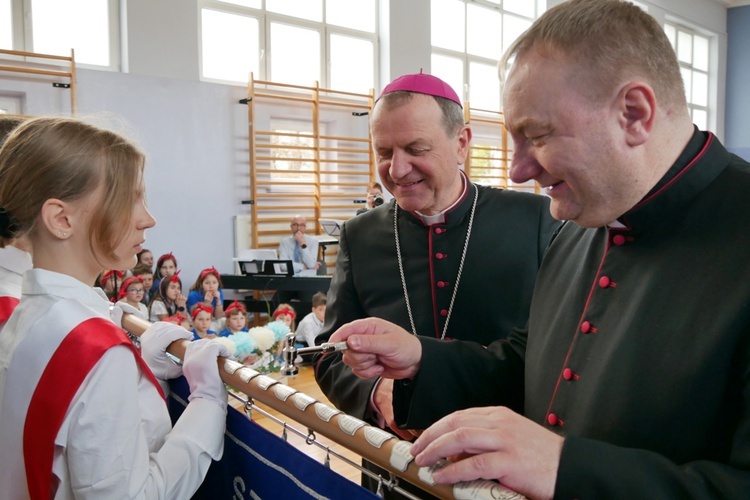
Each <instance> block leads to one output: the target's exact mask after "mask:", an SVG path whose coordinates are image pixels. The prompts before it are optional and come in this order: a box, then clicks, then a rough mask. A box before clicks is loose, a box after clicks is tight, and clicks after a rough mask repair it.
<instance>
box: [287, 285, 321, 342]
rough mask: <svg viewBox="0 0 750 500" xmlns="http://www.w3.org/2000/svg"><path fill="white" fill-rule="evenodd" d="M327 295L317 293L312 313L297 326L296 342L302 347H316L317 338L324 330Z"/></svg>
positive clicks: (313, 299)
mask: <svg viewBox="0 0 750 500" xmlns="http://www.w3.org/2000/svg"><path fill="white" fill-rule="evenodd" d="M326 301H327V299H326V294H325V293H324V292H317V293H316V294H315V295H313V297H312V312H311V313H310V314H308V315H307V316H305V317H304V318H302V320H301V321H300V322H299V326H297V332H296V334H295V336H294V340H295V341H296V342H299V345H300V346H301V347H308V346H314V345H315V337H317V336H318V334H319V333H320V331H321V330H322V329H323V322H324V321H325V318H326Z"/></svg>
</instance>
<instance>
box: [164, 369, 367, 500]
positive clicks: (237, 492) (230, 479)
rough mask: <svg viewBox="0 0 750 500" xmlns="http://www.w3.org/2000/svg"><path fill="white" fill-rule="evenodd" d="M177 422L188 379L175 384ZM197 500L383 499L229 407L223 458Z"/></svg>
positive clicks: (173, 397) (172, 411)
mask: <svg viewBox="0 0 750 500" xmlns="http://www.w3.org/2000/svg"><path fill="white" fill-rule="evenodd" d="M170 388H171V391H172V393H171V394H170V396H169V399H168V401H169V413H170V415H171V417H172V422H175V421H176V420H177V419H178V418H179V416H180V415H182V412H183V410H184V409H185V406H186V405H187V397H188V394H189V393H190V391H189V389H188V385H187V381H186V380H185V379H184V378H182V377H181V378H179V379H176V380H173V381H170ZM193 498H194V499H197V500H202V499H207V500H208V499H211V500H214V499H228V500H245V499H269V500H270V499H273V500H278V499H285V500H286V499H295V498H316V499H326V498H330V499H340V498H346V499H347V500H349V499H355V500H356V499H363V500H374V499H377V498H378V497H377V496H376V495H375V494H373V493H371V492H369V491H367V490H366V489H364V488H362V487H361V486H359V485H357V484H355V483H353V482H352V481H350V480H348V479H346V478H345V477H343V476H341V475H339V474H337V473H336V472H334V471H332V470H331V469H329V468H328V467H326V466H324V465H323V464H321V463H319V462H318V461H316V460H314V459H313V458H311V457H309V456H307V455H305V454H304V453H302V452H301V451H299V450H298V449H296V448H295V447H294V446H292V445H290V444H288V443H286V442H285V441H284V440H283V439H281V437H279V436H277V435H275V434H272V433H271V432H269V431H267V430H266V429H264V428H263V427H261V426H260V425H258V424H256V423H255V422H253V421H252V420H250V419H248V418H247V417H246V416H245V415H244V414H243V413H242V412H239V411H237V410H235V409H234V408H232V407H231V406H230V407H229V409H228V411H227V430H226V432H225V434H224V456H223V457H222V459H221V460H220V461H219V462H214V463H212V464H211V467H210V468H209V470H208V474H207V475H206V479H205V480H204V481H203V484H202V485H201V487H200V488H199V489H198V491H197V492H196V494H195V495H194V496H193Z"/></svg>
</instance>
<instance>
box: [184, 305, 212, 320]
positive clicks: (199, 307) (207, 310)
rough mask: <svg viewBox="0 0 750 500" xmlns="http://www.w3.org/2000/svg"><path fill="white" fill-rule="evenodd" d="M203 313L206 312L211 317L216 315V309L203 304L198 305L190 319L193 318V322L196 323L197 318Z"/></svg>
mask: <svg viewBox="0 0 750 500" xmlns="http://www.w3.org/2000/svg"><path fill="white" fill-rule="evenodd" d="M201 311H206V312H207V313H208V314H210V315H211V316H213V315H214V308H213V307H208V306H204V305H203V304H198V305H196V306H195V308H194V309H193V311H192V312H191V313H190V317H191V318H193V321H195V317H196V316H198V313H199V312H201Z"/></svg>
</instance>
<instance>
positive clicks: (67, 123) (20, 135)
mask: <svg viewBox="0 0 750 500" xmlns="http://www.w3.org/2000/svg"><path fill="white" fill-rule="evenodd" d="M144 163H145V156H144V154H143V153H142V152H141V151H140V150H139V149H138V148H137V147H136V146H135V145H134V144H132V143H131V142H130V141H128V140H127V139H125V138H123V137H121V136H119V135H118V134H115V133H114V132H110V131H108V130H104V129H101V128H98V127H95V126H93V125H89V124H87V123H84V122H82V121H80V120H76V119H72V118H50V117H42V118H34V119H31V120H29V121H27V122H25V123H24V124H22V125H21V126H19V127H18V128H16V129H15V130H14V131H13V133H12V134H11V135H10V136H8V138H7V140H6V142H5V145H4V146H3V148H2V150H0V207H3V208H4V209H5V211H6V212H7V213H8V215H9V216H10V217H11V218H12V220H13V223H14V224H15V226H16V229H15V234H14V236H20V235H23V234H27V233H31V232H33V231H34V230H35V228H36V224H37V220H38V218H39V215H40V212H41V209H42V205H43V204H44V202H45V201H47V200H48V199H50V198H56V199H59V200H62V201H73V200H76V199H80V198H82V197H84V196H86V195H88V194H90V193H91V192H93V191H94V190H96V189H97V188H98V187H99V186H103V188H104V192H103V194H102V197H101V200H100V205H99V209H98V210H97V211H96V213H95V214H94V216H93V217H92V220H91V227H90V228H89V238H90V240H89V245H90V246H91V250H92V252H93V254H94V255H101V254H104V255H105V256H107V257H109V258H112V257H114V255H113V254H114V249H115V247H116V246H117V245H118V244H119V243H120V242H121V241H122V238H124V237H125V235H126V232H125V231H123V230H122V228H123V227H128V226H129V225H130V223H131V219H132V217H133V206H134V205H135V203H136V202H137V200H138V196H139V193H138V190H137V189H136V188H137V186H138V183H140V182H142V175H143V167H144Z"/></svg>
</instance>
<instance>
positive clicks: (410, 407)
mask: <svg viewBox="0 0 750 500" xmlns="http://www.w3.org/2000/svg"><path fill="white" fill-rule="evenodd" d="M748 193H750V165H748V164H747V163H746V162H744V161H743V160H741V159H739V158H737V157H736V156H734V155H731V154H730V153H728V152H727V151H726V149H724V147H723V146H722V145H721V144H720V143H719V141H718V140H717V139H716V138H715V137H714V136H712V135H710V134H707V135H706V134H703V133H700V132H697V131H696V133H695V134H694V136H693V138H692V139H691V141H690V143H689V144H688V146H687V148H686V149H685V151H684V152H683V154H682V155H681V156H680V158H679V159H678V160H677V162H676V163H675V165H674V166H673V167H672V168H671V169H670V171H669V172H668V173H667V175H666V176H665V177H664V179H662V181H661V182H660V183H659V184H658V185H657V186H656V187H655V188H654V189H653V190H652V192H651V193H650V194H649V195H647V196H646V197H645V198H644V200H642V201H641V202H640V203H638V204H637V205H636V206H635V207H634V208H633V209H631V210H630V211H629V212H628V213H626V214H625V215H624V216H623V217H621V218H620V222H621V223H622V224H623V226H624V227H622V228H612V227H604V228H598V229H585V228H581V227H579V226H576V225H575V224H572V223H567V224H565V225H564V226H563V227H562V229H561V230H560V232H559V234H558V236H557V237H556V238H555V239H554V241H553V242H552V244H551V245H550V248H549V250H548V252H547V254H546V257H545V260H544V263H543V265H542V268H541V270H540V272H539V277H538V279H537V284H536V288H535V290H534V296H533V300H532V305H531V313H530V319H529V327H528V331H521V332H515V333H514V334H513V335H511V336H510V337H509V338H508V339H507V340H506V341H499V342H496V343H494V344H492V345H491V346H490V348H489V349H487V350H485V349H484V348H482V347H479V346H476V345H470V344H468V343H462V342H453V343H451V344H452V345H446V343H442V344H438V343H435V342H428V341H423V342H422V344H423V347H424V352H423V362H422V367H421V370H420V373H419V374H418V376H417V377H416V378H415V380H413V381H408V382H405V383H397V384H395V387H394V399H395V401H394V407H395V409H396V413H397V416H396V417H397V421H399V422H404V423H405V424H406V425H405V426H406V427H408V428H421V427H424V426H426V425H428V424H429V423H431V422H432V421H434V420H435V419H436V418H439V417H441V416H442V415H445V414H448V413H450V412H451V411H453V410H455V409H457V408H460V407H467V406H483V405H509V406H511V407H512V408H513V409H515V410H516V411H519V412H523V413H525V415H526V416H527V417H529V418H530V419H532V420H533V421H535V422H538V423H540V424H542V425H544V426H546V427H547V428H549V429H550V430H552V431H554V432H557V433H559V434H561V435H563V436H565V437H566V439H565V443H564V446H563V451H562V457H561V462H560V467H559V470H558V479H557V486H556V497H558V498H574V497H575V498H688V497H690V498H692V497H695V498H749V497H750V231H748V228H750V209H748V200H750V195H749V194H748ZM467 360H468V361H467ZM436 386H437V387H440V388H441V391H442V395H441V397H440V398H436V397H435V391H434V389H433V388H434V387H436ZM524 386H525V387H524ZM519 394H524V396H525V397H524V399H523V404H522V405H520V406H519V404H518V395H519Z"/></svg>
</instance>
